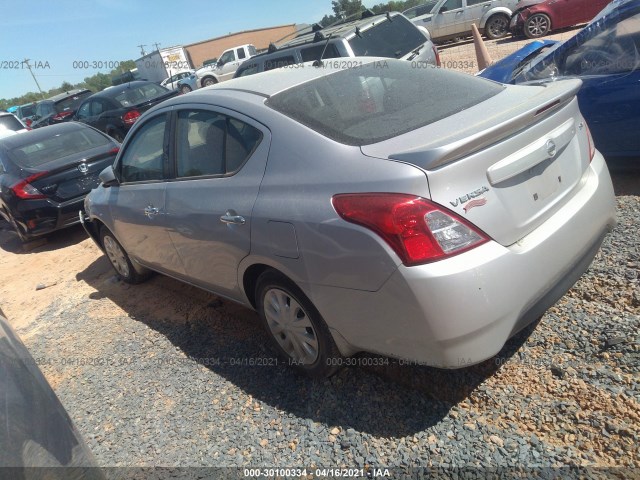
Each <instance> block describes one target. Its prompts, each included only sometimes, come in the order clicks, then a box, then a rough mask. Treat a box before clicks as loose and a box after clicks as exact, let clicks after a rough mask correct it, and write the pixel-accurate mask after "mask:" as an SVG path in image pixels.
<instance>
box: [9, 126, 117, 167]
mask: <svg viewBox="0 0 640 480" xmlns="http://www.w3.org/2000/svg"><path fill="white" fill-rule="evenodd" d="M109 143H111V140H109V139H108V138H107V137H106V136H104V135H102V134H101V133H99V132H96V131H95V130H92V129H90V128H83V129H81V130H72V131H69V132H63V133H59V134H57V135H55V136H53V137H48V138H45V139H43V140H40V141H38V142H34V143H28V144H26V145H22V146H20V147H16V148H14V149H12V150H10V151H9V157H11V159H12V160H13V161H14V163H15V164H16V165H18V166H19V167H21V168H33V167H39V166H40V165H44V164H45V163H48V162H51V161H54V160H58V159H59V158H63V157H67V156H69V155H73V154H76V153H80V152H85V151H87V150H91V149H92V148H96V147H100V146H102V145H107V144H109Z"/></svg>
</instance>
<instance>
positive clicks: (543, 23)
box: [524, 13, 551, 38]
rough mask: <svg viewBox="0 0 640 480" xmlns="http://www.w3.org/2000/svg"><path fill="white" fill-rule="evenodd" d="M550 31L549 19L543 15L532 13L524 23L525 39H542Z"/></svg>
mask: <svg viewBox="0 0 640 480" xmlns="http://www.w3.org/2000/svg"><path fill="white" fill-rule="evenodd" d="M550 30H551V19H550V18H549V17H548V16H546V15H545V14H544V13H534V14H533V15H531V16H530V17H529V18H527V21H526V22H524V34H525V35H526V36H527V38H539V37H544V36H545V35H546V34H547V33H549V31H550Z"/></svg>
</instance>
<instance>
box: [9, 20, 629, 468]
mask: <svg viewBox="0 0 640 480" xmlns="http://www.w3.org/2000/svg"><path fill="white" fill-rule="evenodd" d="M573 33H575V31H571V32H563V33H560V34H558V35H556V36H555V37H556V38H558V37H560V38H566V37H567V36H568V35H571V34H573ZM562 35H564V37H561V36H562ZM519 45H521V44H519V43H516V42H509V41H506V40H502V41H497V42H496V41H494V42H489V51H490V53H491V54H492V55H493V56H494V60H496V59H498V58H500V56H503V55H506V54H507V53H509V52H511V51H513V50H514V49H516V48H518V46H519ZM472 52H473V45H472V44H468V43H467V44H463V45H457V46H447V47H445V48H443V49H442V59H443V62H444V66H445V67H446V66H447V62H462V61H465V62H475V57H473V56H472ZM476 69H477V68H476ZM474 70H475V69H474ZM614 184H615V187H616V193H617V205H618V222H619V224H618V226H617V227H616V229H615V231H614V232H613V233H612V234H610V235H609V236H608V237H607V239H606V240H605V243H604V245H603V247H602V249H601V251H600V253H599V254H598V256H597V257H596V259H595V261H594V263H593V265H592V266H591V268H590V269H589V271H588V272H587V273H586V274H585V275H584V276H583V277H582V278H581V279H580V281H579V282H578V283H577V284H576V285H575V286H574V288H572V289H571V291H570V292H569V293H568V294H567V295H565V296H564V297H563V298H562V299H561V300H560V301H559V302H558V303H557V304H556V305H555V306H554V307H552V308H551V309H550V310H549V311H548V312H547V313H546V314H545V315H544V316H543V318H542V319H541V321H540V322H539V323H538V324H537V325H534V326H533V327H532V328H528V329H527V330H525V331H524V332H522V333H521V334H519V335H518V336H516V337H515V338H514V339H513V340H511V341H510V342H509V343H508V344H507V346H506V347H505V348H504V349H503V351H502V352H501V353H500V354H499V355H498V356H497V357H495V358H494V359H490V360H488V361H486V362H484V363H482V364H480V365H476V366H473V367H470V368H466V369H462V370H457V371H442V370H438V369H434V368H430V367H426V366H416V365H400V362H397V361H394V360H390V359H385V358H380V357H374V356H365V357H357V358H356V359H355V360H354V362H353V363H355V366H350V367H347V368H344V369H343V370H341V371H340V372H339V373H338V374H337V375H335V376H334V377H332V378H331V379H329V380H327V381H324V382H316V381H312V380H309V379H307V378H305V377H302V376H299V375H297V374H296V373H294V372H293V370H292V369H291V368H289V367H288V366H287V365H283V363H282V361H279V360H277V359H276V358H275V357H274V356H273V354H272V353H271V352H270V351H269V350H268V348H267V347H266V344H267V337H266V335H265V334H264V333H263V332H262V331H261V330H260V325H259V322H258V318H257V315H256V314H255V313H254V312H252V311H250V310H247V309H245V308H243V307H240V306H237V305H235V304H233V303H230V302H227V301H224V300H221V299H219V298H218V297H216V296H215V295H212V294H208V293H206V292H203V291H201V290H198V289H196V288H194V287H190V286H187V285H185V284H182V283H180V282H177V281H175V280H172V279H170V278H167V277H164V276H160V275H156V276H155V277H153V278H152V279H151V280H150V281H149V282H147V283H145V284H142V285H138V286H129V285H126V284H124V283H122V282H119V281H118V280H117V279H116V278H115V276H114V273H113V270H112V269H111V267H110V265H109V262H108V261H107V259H106V258H105V257H104V256H103V255H102V254H101V252H100V250H99V249H98V248H97V247H96V246H95V245H94V244H93V243H92V242H91V240H89V239H88V238H87V237H86V235H85V233H84V231H83V230H82V229H81V228H79V227H76V228H72V229H68V230H66V231H61V232H57V233H56V234H54V235H52V236H51V237H50V239H49V241H48V243H46V244H45V245H42V246H40V247H37V248H35V249H33V250H30V251H26V250H24V249H23V248H22V246H21V244H20V242H19V241H18V239H17V237H16V236H15V235H14V234H13V233H12V232H11V231H10V228H9V226H8V225H7V224H5V223H2V224H0V249H1V253H0V308H1V309H2V310H3V312H4V314H5V315H6V316H7V317H8V319H9V322H10V323H11V324H12V325H13V326H14V328H16V330H17V331H18V333H19V335H20V336H21V338H22V339H23V341H24V342H25V344H26V345H27V347H28V348H29V350H30V351H31V353H32V355H33V357H34V358H36V360H37V361H38V363H39V365H40V368H41V369H42V370H43V372H44V374H45V376H46V377H47V379H48V380H49V382H50V383H51V385H52V386H53V388H54V390H55V391H56V393H57V394H58V396H59V397H60V399H61V401H62V403H63V405H64V406H65V408H66V409H67V411H68V412H69V415H70V416H71V417H72V418H73V419H74V421H75V422H76V424H77V426H78V428H79V430H80V431H81V433H82V434H83V435H84V436H85V438H86V440H87V442H88V444H89V446H90V448H91V449H92V451H93V452H94V453H95V455H96V457H97V460H98V464H99V465H102V466H239V465H243V466H253V467H259V466H275V467H302V466H306V467H314V466H324V467H328V466H342V467H356V466H364V465H365V464H366V465H373V466H383V467H385V466H388V467H409V466H422V467H444V468H448V467H452V466H454V467H465V466H467V467H477V466H480V467H487V466H491V467H507V468H514V469H515V468H525V469H536V468H537V469H539V468H542V467H559V466H563V465H578V466H592V467H598V468H608V469H609V470H606V471H605V470H602V471H603V472H606V473H611V474H614V475H615V474H620V475H625V476H627V477H629V476H631V475H633V474H636V475H637V473H638V471H637V470H635V469H637V468H638V467H640V447H639V445H640V438H639V437H640V415H639V412H640V408H639V405H638V402H639V395H640V384H639V378H638V360H639V359H638V355H639V353H640V348H639V346H638V337H637V336H638V333H637V332H638V326H639V324H640V251H639V247H638V238H640V177H639V176H638V175H631V174H617V175H615V177H614ZM390 321H392V319H390ZM624 468H633V469H634V470H633V471H631V470H627V471H624V470H622V469H624ZM538 471H540V470H538ZM554 472H555V473H557V474H559V475H560V474H561V472H560V471H559V470H558V471H554Z"/></svg>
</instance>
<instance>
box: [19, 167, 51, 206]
mask: <svg viewBox="0 0 640 480" xmlns="http://www.w3.org/2000/svg"><path fill="white" fill-rule="evenodd" d="M47 173H49V172H38V173H34V174H33V175H31V176H29V177H27V178H25V179H24V180H21V181H20V182H18V183H16V184H15V185H13V186H12V187H11V190H12V191H13V193H14V194H15V195H16V197H18V198H22V199H25V200H34V199H36V198H46V195H43V194H42V193H41V192H40V190H38V189H37V188H36V187H34V186H33V185H31V182H33V181H34V180H36V179H38V178H40V177H43V176H45V175H46V174H47Z"/></svg>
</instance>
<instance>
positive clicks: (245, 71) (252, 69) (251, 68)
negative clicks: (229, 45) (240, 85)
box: [234, 63, 258, 78]
mask: <svg viewBox="0 0 640 480" xmlns="http://www.w3.org/2000/svg"><path fill="white" fill-rule="evenodd" d="M254 73H258V64H257V63H252V64H250V65H246V66H245V65H243V66H241V67H240V68H239V69H238V71H237V72H236V74H235V77H234V78H239V77H246V76H247V75H253V74H254Z"/></svg>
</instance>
